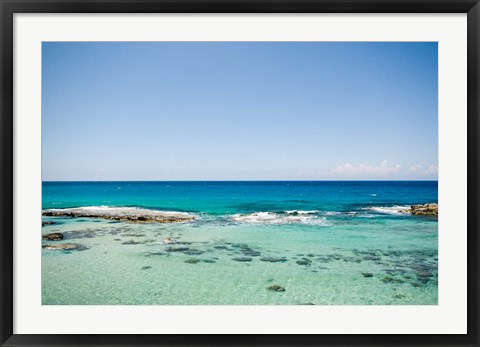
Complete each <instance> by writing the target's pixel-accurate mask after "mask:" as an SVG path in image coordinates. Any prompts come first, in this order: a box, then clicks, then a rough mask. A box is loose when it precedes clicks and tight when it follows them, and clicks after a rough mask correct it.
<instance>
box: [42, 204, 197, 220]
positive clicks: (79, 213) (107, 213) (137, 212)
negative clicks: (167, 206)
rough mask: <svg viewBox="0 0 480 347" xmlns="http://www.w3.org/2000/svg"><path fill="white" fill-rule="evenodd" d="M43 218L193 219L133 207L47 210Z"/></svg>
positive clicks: (171, 213) (178, 213)
mask: <svg viewBox="0 0 480 347" xmlns="http://www.w3.org/2000/svg"><path fill="white" fill-rule="evenodd" d="M42 215H44V216H52V217H73V218H101V219H109V220H116V221H125V222H134V223H148V222H156V223H179V222H191V221H194V220H195V217H194V216H193V215H191V214H189V213H185V212H171V211H157V210H149V209H141V208H133V207H93V208H90V207H88V208H87V207H78V208H65V209H49V210H44V211H42Z"/></svg>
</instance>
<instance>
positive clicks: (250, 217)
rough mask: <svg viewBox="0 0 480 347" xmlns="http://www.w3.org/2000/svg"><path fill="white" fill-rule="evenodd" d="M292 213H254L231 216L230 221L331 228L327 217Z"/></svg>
mask: <svg viewBox="0 0 480 347" xmlns="http://www.w3.org/2000/svg"><path fill="white" fill-rule="evenodd" d="M289 212H291V211H286V213H275V212H254V213H250V214H234V215H232V216H230V219H231V220H233V221H235V222H240V223H251V224H294V223H301V224H312V225H322V226H329V225H330V224H329V223H328V221H327V218H325V217H318V216H316V215H314V214H313V213H303V214H301V213H300V214H299V213H297V214H292V213H289ZM303 212H312V211H303Z"/></svg>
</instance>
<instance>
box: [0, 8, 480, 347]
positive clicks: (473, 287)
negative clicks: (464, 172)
mask: <svg viewBox="0 0 480 347" xmlns="http://www.w3.org/2000/svg"><path fill="white" fill-rule="evenodd" d="M0 12H1V13H0V18H1V54H0V59H1V78H0V90H1V126H0V128H1V135H0V136H1V141H0V147H1V150H0V168H1V170H0V191H1V196H2V198H1V202H0V222H1V232H0V244H1V253H0V261H1V266H0V270H1V274H0V276H1V286H0V296H1V298H0V304H1V307H0V310H1V312H0V315H1V316H0V319H1V323H0V343H1V344H2V346H27V345H28V346H107V345H109V346H117V345H118V346H157V345H158V346H170V345H171V346H178V345H182V346H190V345H191V346H194V345H234V346H267V345H295V346H297V345H298V346H306V345H318V346H339V345H342V346H360V345H361V346H365V345H395V346H407V345H409V346H427V345H432V346H433V345H434V346H480V335H479V326H480V322H479V312H480V306H479V303H480V301H479V295H480V291H479V279H480V276H479V255H478V253H479V251H480V244H479V238H478V232H479V229H478V212H479V211H478V197H479V173H478V164H479V146H480V138H479V133H480V128H479V124H480V123H479V121H478V120H479V117H480V113H479V97H480V88H479V84H480V69H479V63H480V61H479V52H480V38H479V32H480V26H479V24H480V23H479V18H480V4H479V0H419V1H417V0H393V1H389V0H245V1H236V0H234V1H226V0H209V1H206V0H199V1H194V0H186V1H183V0H98V1H97V0H84V1H78V0H76V1H75V0H73V1H66V0H30V1H15V0H0ZM16 13H467V21H468V24H467V36H468V37H467V42H468V60H467V61H468V66H467V68H468V79H467V84H468V85H467V88H468V101H467V102H468V106H467V112H468V132H467V134H468V135H467V136H468V138H467V143H468V153H467V155H468V178H467V179H468V182H467V184H468V211H467V213H468V311H467V315H468V317H467V319H468V333H467V334H464V335H453V334H450V335H431V334H425V335H107V334H105V335H66V334H57V335H18V334H14V333H13V317H14V312H13V297H14V292H13V265H14V264H13V228H14V225H13V201H14V199H15V197H14V194H13V180H14V175H13V160H14V157H13V151H14V148H13V120H14V119H13V64H14V62H13V34H14V28H13V16H14V14H16Z"/></svg>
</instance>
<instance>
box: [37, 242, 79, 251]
mask: <svg viewBox="0 0 480 347" xmlns="http://www.w3.org/2000/svg"><path fill="white" fill-rule="evenodd" d="M42 248H44V249H50V250H63V251H72V250H76V251H81V250H84V249H86V247H85V246H82V245H79V244H76V243H56V244H43V245H42Z"/></svg>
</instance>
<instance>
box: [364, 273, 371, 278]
mask: <svg viewBox="0 0 480 347" xmlns="http://www.w3.org/2000/svg"><path fill="white" fill-rule="evenodd" d="M362 276H363V277H367V278H368V277H373V274H372V273H370V272H362Z"/></svg>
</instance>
